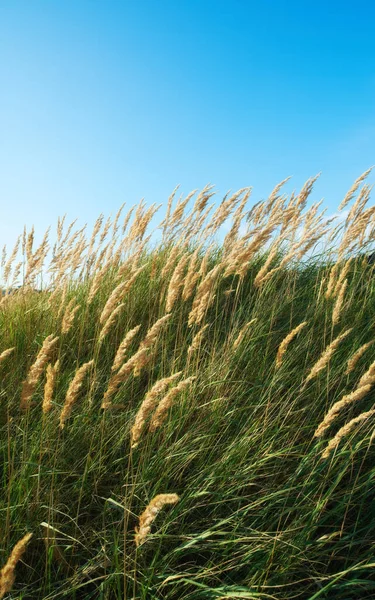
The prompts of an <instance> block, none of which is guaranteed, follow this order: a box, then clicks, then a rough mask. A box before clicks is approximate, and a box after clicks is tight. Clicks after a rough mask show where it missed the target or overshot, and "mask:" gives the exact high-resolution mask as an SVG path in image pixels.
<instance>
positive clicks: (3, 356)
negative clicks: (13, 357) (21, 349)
mask: <svg viewBox="0 0 375 600" xmlns="http://www.w3.org/2000/svg"><path fill="white" fill-rule="evenodd" d="M14 350H15V348H14V347H13V348H7V350H4V351H3V352H2V353H1V354H0V364H1V363H2V362H3V361H4V360H5V359H6V358H8V356H10V354H12V352H13V351H14Z"/></svg>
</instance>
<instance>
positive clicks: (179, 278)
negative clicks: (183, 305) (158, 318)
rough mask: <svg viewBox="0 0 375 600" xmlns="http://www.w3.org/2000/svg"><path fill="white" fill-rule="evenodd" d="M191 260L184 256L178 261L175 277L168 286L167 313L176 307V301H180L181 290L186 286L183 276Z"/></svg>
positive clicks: (186, 255) (174, 272)
mask: <svg viewBox="0 0 375 600" xmlns="http://www.w3.org/2000/svg"><path fill="white" fill-rule="evenodd" d="M188 260H189V255H188V254H185V255H184V256H182V258H181V259H180V260H179V261H178V263H177V265H176V267H175V269H174V271H173V275H172V277H171V280H170V283H169V286H168V291H167V301H166V305H165V310H166V311H167V313H169V312H170V311H171V310H172V308H173V306H174V305H175V303H176V301H177V300H178V297H179V294H180V289H181V287H182V286H183V284H184V281H183V276H184V271H185V267H186V264H187V262H188Z"/></svg>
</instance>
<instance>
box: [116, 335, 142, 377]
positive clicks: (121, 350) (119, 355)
mask: <svg viewBox="0 0 375 600" xmlns="http://www.w3.org/2000/svg"><path fill="white" fill-rule="evenodd" d="M140 328H141V326H140V325H137V326H136V327H134V329H131V330H130V331H128V333H127V334H126V336H125V337H124V339H123V340H122V342H121V344H120V345H119V347H118V349H117V352H116V356H115V358H114V361H113V364H112V368H111V370H112V371H113V372H115V371H118V370H119V368H120V367H121V366H122V365H123V363H124V360H125V356H126V353H127V351H128V349H129V346H130V344H131V343H132V341H133V339H134V337H135V336H136V335H137V333H138V331H139V330H140Z"/></svg>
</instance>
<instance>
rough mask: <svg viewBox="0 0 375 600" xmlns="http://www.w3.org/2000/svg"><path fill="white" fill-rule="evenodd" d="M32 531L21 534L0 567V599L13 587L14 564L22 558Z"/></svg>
mask: <svg viewBox="0 0 375 600" xmlns="http://www.w3.org/2000/svg"><path fill="white" fill-rule="evenodd" d="M32 535H33V534H32V533H27V534H26V535H24V536H23V538H22V539H20V540H19V542H17V544H16V545H15V546H14V548H13V550H12V552H11V553H10V556H9V558H8V560H7V562H6V564H5V565H4V567H3V568H2V569H1V571H0V599H1V598H4V596H5V594H6V593H7V592H10V590H11V589H12V587H13V584H14V582H15V578H16V576H15V572H14V571H15V568H16V564H17V563H18V561H19V560H20V559H21V558H22V555H23V553H24V552H25V550H26V546H27V544H28V543H29V541H30V539H31V537H32Z"/></svg>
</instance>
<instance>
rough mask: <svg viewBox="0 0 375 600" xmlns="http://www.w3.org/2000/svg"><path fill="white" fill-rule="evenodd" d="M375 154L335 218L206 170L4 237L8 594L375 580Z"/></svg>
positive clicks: (132, 595)
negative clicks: (162, 194) (147, 195)
mask: <svg viewBox="0 0 375 600" xmlns="http://www.w3.org/2000/svg"><path fill="white" fill-rule="evenodd" d="M367 174H368V173H365V174H364V175H363V176H361V177H360V178H358V180H357V182H355V184H354V185H353V186H352V188H351V190H350V191H349V192H348V194H347V196H346V197H345V198H344V200H343V203H342V208H345V209H346V210H347V211H348V213H347V215H348V216H347V217H346V218H343V219H339V220H338V221H337V223H336V222H335V221H333V222H332V221H331V220H330V219H327V218H326V217H325V216H324V212H323V210H321V207H320V206H319V205H317V204H315V205H314V204H313V205H312V206H310V208H308V200H309V195H310V193H311V190H312V187H313V183H314V181H315V179H311V180H309V181H308V182H307V183H306V184H305V186H303V188H302V190H301V191H300V192H299V194H292V195H291V196H289V197H288V196H286V195H283V194H282V185H283V183H285V182H282V183H281V184H280V185H279V186H277V187H276V188H275V190H274V191H273V192H272V193H271V195H270V197H269V198H268V199H267V200H265V201H263V202H261V203H258V204H253V203H252V201H251V197H250V190H249V189H247V188H246V189H243V190H240V191H239V192H237V193H235V194H233V195H232V196H231V197H228V196H227V197H225V198H224V199H223V201H222V202H221V203H220V204H219V205H215V204H211V205H210V202H211V201H212V200H211V198H212V196H213V190H212V188H211V187H206V188H205V189H204V190H202V191H201V192H200V193H195V194H194V193H193V194H189V196H188V197H187V198H183V197H180V198H177V190H175V191H174V193H173V194H172V196H171V197H170V199H169V201H168V207H167V211H166V217H165V218H164V219H163V220H162V222H161V224H160V225H159V229H158V232H157V235H156V236H155V235H153V234H152V232H151V228H152V227H153V226H154V223H155V213H156V210H157V209H156V207H155V206H151V207H150V208H147V207H146V206H145V205H144V204H143V203H140V204H139V205H138V207H135V208H132V209H131V210H130V211H129V212H128V213H127V214H123V211H124V207H121V209H120V211H119V212H118V213H117V215H116V216H115V218H114V219H113V220H111V219H108V220H107V221H104V217H103V216H102V215H101V216H100V217H99V218H98V220H97V222H96V223H95V226H94V229H93V232H92V234H91V235H88V234H87V232H86V230H85V228H83V229H77V227H76V225H74V224H71V225H69V226H66V224H65V222H64V219H59V221H58V225H57V231H56V235H55V236H54V237H53V236H52V239H53V240H54V245H53V246H52V247H50V242H49V235H50V234H49V232H47V233H46V235H45V236H44V238H43V239H42V242H41V244H40V245H39V247H37V248H34V229H32V230H31V231H30V232H27V231H26V230H25V231H24V234H23V236H21V238H19V240H18V241H17V242H16V245H15V247H14V248H12V249H10V251H9V258H8V256H7V253H6V250H5V251H4V252H3V260H2V278H3V281H4V289H5V290H6V293H5V294H4V295H3V298H2V300H1V303H0V327H1V338H0V339H1V342H0V369H1V391H0V394H1V404H0V425H1V436H0V450H1V459H2V460H1V469H2V471H1V474H2V486H1V490H0V510H1V515H2V516H1V519H0V539H1V545H0V548H1V557H0V561H1V565H0V567H3V571H2V574H1V577H2V578H3V580H2V583H1V585H2V588H1V590H2V591H1V592H0V593H3V594H4V595H5V594H7V593H8V592H9V590H10V589H11V591H10V594H12V595H10V596H8V597H9V598H11V597H12V598H16V597H17V598H19V599H21V598H22V599H37V598H38V599H42V598H43V599H50V600H52V599H54V598H76V599H79V598H88V599H89V598H93V599H94V598H100V599H114V600H116V599H122V598H125V599H128V600H130V599H134V600H135V599H139V600H141V599H142V600H161V599H163V600H164V599H166V600H175V599H176V600H177V599H181V598H184V599H189V600H195V599H197V600H200V599H214V598H217V599H219V598H249V599H255V598H260V599H264V600H266V599H277V600H279V599H280V600H290V599H292V598H296V599H301V600H302V599H306V600H315V599H317V598H319V599H321V600H323V599H326V600H328V599H331V598H333V599H335V600H336V599H337V600H349V599H354V598H372V597H373V596H374V594H375V571H374V567H375V560H374V543H375V542H374V540H375V503H374V500H375V498H374V496H375V493H374V489H375V488H374V479H375V467H374V464H375V461H374V458H375V451H374V444H373V437H374V435H373V432H374V431H375V430H374V426H375V419H374V412H375V411H374V410H373V408H372V407H373V404H374V390H373V381H374V373H373V364H374V347H375V346H373V345H372V343H373V340H374V335H375V333H374V325H375V287H374V281H375V280H374V276H373V271H372V268H371V267H370V266H369V265H368V264H367V263H366V260H365V258H363V255H364V253H365V252H366V251H367V249H368V248H370V247H371V244H372V242H373V240H374V234H375V209H374V208H373V207H369V187H368V186H367V184H366V183H364V180H365V178H366V176H367ZM223 231H224V232H225V235H224V234H223V233H222V232H223ZM323 242H324V243H325V247H324V249H323V250H322V244H323ZM17 285H20V287H19V289H15V288H16V286H17ZM31 535H32V537H31ZM26 542H27V545H26ZM17 543H18V544H20V545H17Z"/></svg>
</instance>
